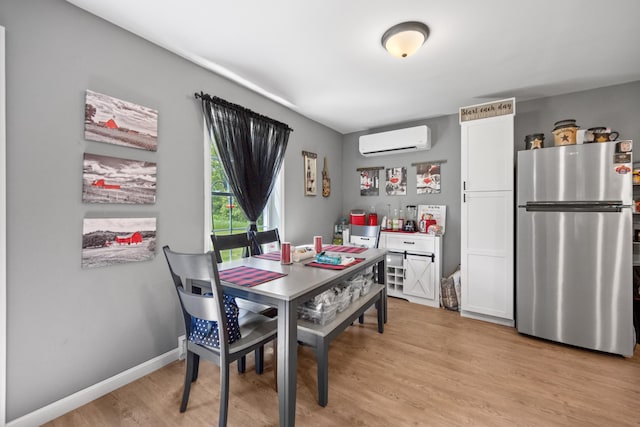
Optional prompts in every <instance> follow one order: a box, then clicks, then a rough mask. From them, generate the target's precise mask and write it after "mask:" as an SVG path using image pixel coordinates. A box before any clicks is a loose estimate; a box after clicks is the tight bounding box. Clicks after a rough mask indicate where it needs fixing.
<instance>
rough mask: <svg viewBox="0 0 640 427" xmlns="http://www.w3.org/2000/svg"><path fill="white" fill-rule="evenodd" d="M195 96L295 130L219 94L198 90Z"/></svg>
mask: <svg viewBox="0 0 640 427" xmlns="http://www.w3.org/2000/svg"><path fill="white" fill-rule="evenodd" d="M194 96H195V98H196V99H198V98H200V99H202V100H204V101H209V102H213V103H214V104H218V105H221V106H223V107H227V108H231V109H233V110H236V111H239V112H243V113H246V114H249V115H251V116H254V117H255V118H259V119H261V120H265V121H267V122H269V123H272V124H275V125H277V126H282V127H284V128H286V129H287V130H288V131H289V132H293V129H291V128H290V127H289V125H288V124H286V123H282V122H279V121H277V120H275V119H272V118H271V117H267V116H264V115H262V114H260V113H256V112H255V111H252V110H250V109H248V108H246V107H243V106H242V105H238V104H234V103H232V102H229V101H227V100H225V99H222V98H219V97H217V96H211V95H209V94H208V93H204V92H202V91H201V92H200V93H198V92H196V93H194Z"/></svg>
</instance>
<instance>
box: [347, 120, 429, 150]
mask: <svg viewBox="0 0 640 427" xmlns="http://www.w3.org/2000/svg"><path fill="white" fill-rule="evenodd" d="M359 148H360V154H362V155H363V156H366V157H369V156H383V155H385V154H400V153H408V152H413V151H423V150H428V149H430V148H431V129H429V128H428V127H427V126H424V125H422V126H415V127H411V128H405V129H397V130H391V131H388V132H380V133H373V134H370V135H362V136H361V137H360V147H359Z"/></svg>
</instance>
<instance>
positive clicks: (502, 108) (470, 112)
mask: <svg viewBox="0 0 640 427" xmlns="http://www.w3.org/2000/svg"><path fill="white" fill-rule="evenodd" d="M515 104H516V99H515V98H510V99H504V100H502V101H495V102H489V103H486V104H479V105H472V106H470V107H462V108H460V123H462V122H468V121H471V120H479V119H487V118H489V117H498V116H507V115H513V114H515Z"/></svg>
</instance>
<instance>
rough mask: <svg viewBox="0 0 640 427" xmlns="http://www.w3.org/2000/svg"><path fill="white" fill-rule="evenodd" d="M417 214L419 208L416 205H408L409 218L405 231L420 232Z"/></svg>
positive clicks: (405, 222)
mask: <svg viewBox="0 0 640 427" xmlns="http://www.w3.org/2000/svg"><path fill="white" fill-rule="evenodd" d="M417 214H418V207H417V206H416V205H407V218H406V220H405V221H404V227H403V228H402V230H403V231H408V232H414V231H418V223H417V222H416V215H417Z"/></svg>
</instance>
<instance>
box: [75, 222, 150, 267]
mask: <svg viewBox="0 0 640 427" xmlns="http://www.w3.org/2000/svg"><path fill="white" fill-rule="evenodd" d="M155 252H156V218H85V219H84V221H83V226H82V268H93V267H105V266H109V265H114V264H122V263H127V262H136V261H147V260H150V259H153V257H154V256H155Z"/></svg>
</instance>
